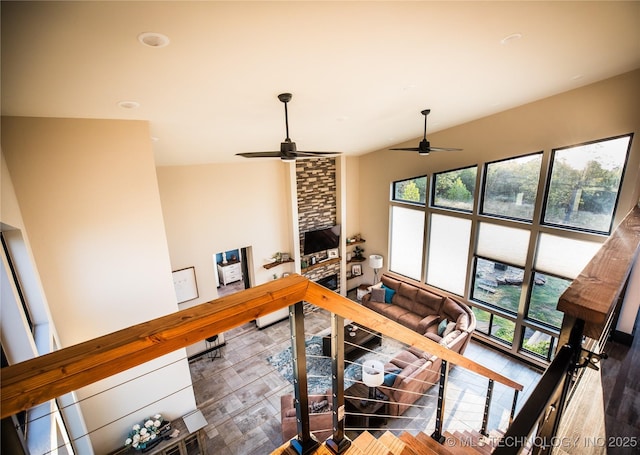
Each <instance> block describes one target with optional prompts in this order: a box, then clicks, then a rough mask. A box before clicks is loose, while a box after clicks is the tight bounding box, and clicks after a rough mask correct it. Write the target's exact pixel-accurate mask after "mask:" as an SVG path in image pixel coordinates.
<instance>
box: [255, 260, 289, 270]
mask: <svg viewBox="0 0 640 455" xmlns="http://www.w3.org/2000/svg"><path fill="white" fill-rule="evenodd" d="M287 262H293V259H288V260H286V261H276V262H270V263H269V264H265V265H263V266H262V267H264V268H265V269H267V270H269V269H272V268H274V267H276V266H278V265H282V264H286V263H287Z"/></svg>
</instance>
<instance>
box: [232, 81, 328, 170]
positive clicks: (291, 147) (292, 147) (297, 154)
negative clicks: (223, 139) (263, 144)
mask: <svg viewBox="0 0 640 455" xmlns="http://www.w3.org/2000/svg"><path fill="white" fill-rule="evenodd" d="M291 98H293V95H292V94H291V93H281V94H279V95H278V99H279V100H280V101H281V102H282V103H283V104H284V124H285V128H286V132H287V137H286V138H285V140H284V141H282V142H281V143H280V151H279V152H276V151H268V152H246V153H236V155H237V156H243V157H245V158H280V159H281V160H282V161H295V160H296V159H298V158H318V157H322V156H330V155H339V153H337V152H310V151H298V147H297V146H296V143H295V142H293V141H292V140H291V138H290V137H289V112H288V110H287V103H288V102H289V101H291Z"/></svg>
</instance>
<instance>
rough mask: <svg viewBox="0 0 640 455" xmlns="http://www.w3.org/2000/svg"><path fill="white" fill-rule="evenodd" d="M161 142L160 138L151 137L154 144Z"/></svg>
mask: <svg viewBox="0 0 640 455" xmlns="http://www.w3.org/2000/svg"><path fill="white" fill-rule="evenodd" d="M159 140H160V138H159V137H156V136H151V141H152V142H158V141H159Z"/></svg>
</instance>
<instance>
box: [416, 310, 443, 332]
mask: <svg viewBox="0 0 640 455" xmlns="http://www.w3.org/2000/svg"><path fill="white" fill-rule="evenodd" d="M437 323H438V316H436V315H435V314H431V315H429V316H425V317H424V318H422V319H421V320H420V322H419V323H418V327H417V328H416V329H415V330H416V332H418V333H423V334H424V333H426V332H427V329H428V328H429V327H431V326H432V325H435V324H437Z"/></svg>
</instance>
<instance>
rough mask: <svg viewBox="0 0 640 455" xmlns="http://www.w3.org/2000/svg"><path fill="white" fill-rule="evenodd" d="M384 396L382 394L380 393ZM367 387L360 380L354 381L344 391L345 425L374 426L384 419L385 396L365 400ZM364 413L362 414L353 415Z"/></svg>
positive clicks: (356, 426)
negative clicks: (374, 399) (373, 399)
mask: <svg viewBox="0 0 640 455" xmlns="http://www.w3.org/2000/svg"><path fill="white" fill-rule="evenodd" d="M382 396H384V394H383V395H382ZM368 397H369V387H367V386H366V385H365V384H363V383H361V382H356V383H355V384H353V385H352V386H351V387H349V388H348V389H346V390H345V391H344V404H345V410H346V421H345V425H346V426H348V427H353V428H376V427H377V426H379V425H381V424H383V423H384V422H385V421H386V415H387V414H388V410H387V404H388V402H387V397H386V396H384V399H379V398H377V399H376V401H367V400H363V398H368ZM353 413H356V414H364V415H354V414H353Z"/></svg>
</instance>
